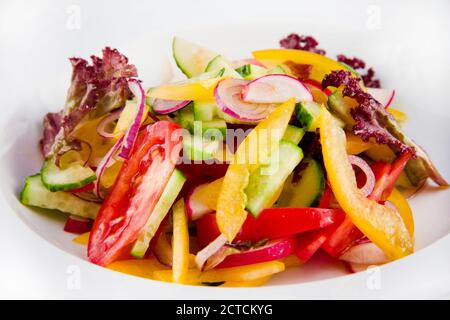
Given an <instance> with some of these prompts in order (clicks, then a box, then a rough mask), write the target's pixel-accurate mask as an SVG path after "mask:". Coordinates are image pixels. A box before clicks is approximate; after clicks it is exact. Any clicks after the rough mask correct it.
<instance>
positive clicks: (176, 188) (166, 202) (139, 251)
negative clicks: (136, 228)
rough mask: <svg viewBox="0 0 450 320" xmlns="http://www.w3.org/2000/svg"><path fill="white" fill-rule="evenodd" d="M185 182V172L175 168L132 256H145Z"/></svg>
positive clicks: (133, 249)
mask: <svg viewBox="0 0 450 320" xmlns="http://www.w3.org/2000/svg"><path fill="white" fill-rule="evenodd" d="M185 182H186V177H185V176H184V175H183V173H182V172H181V171H180V170H178V169H175V170H174V171H173V172H172V175H171V176H170V178H169V181H168V182H167V185H166V186H165V188H164V191H163V193H162V194H161V197H160V198H159V200H158V203H157V204H156V206H155V208H154V209H153V211H152V213H151V214H150V217H149V218H148V220H147V222H146V224H145V226H144V228H143V230H142V232H141V233H140V235H139V237H138V239H137V240H136V242H135V243H134V245H133V248H132V249H131V255H132V256H134V257H136V258H143V257H144V255H145V253H146V251H147V249H148V247H149V245H150V241H151V240H152V238H153V237H154V236H155V234H156V231H157V230H158V228H159V226H160V225H161V222H162V221H163V220H164V218H165V217H166V215H167V213H168V212H169V210H170V208H171V207H172V204H173V203H174V202H175V200H176V198H177V197H178V194H179V193H180V191H181V188H182V187H183V185H184V183H185Z"/></svg>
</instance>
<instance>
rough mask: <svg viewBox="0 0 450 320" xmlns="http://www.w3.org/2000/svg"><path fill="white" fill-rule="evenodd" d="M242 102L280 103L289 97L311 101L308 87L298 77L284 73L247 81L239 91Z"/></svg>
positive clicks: (298, 100)
mask: <svg viewBox="0 0 450 320" xmlns="http://www.w3.org/2000/svg"><path fill="white" fill-rule="evenodd" d="M241 98H242V100H243V101H244V102H251V103H282V102H284V101H286V100H288V99H289V98H295V101H296V102H300V101H313V97H312V95H311V92H310V91H309V89H308V88H307V87H306V86H305V85H304V84H303V83H302V82H301V81H300V80H298V79H296V78H294V77H291V76H288V75H285V74H270V75H267V76H263V77H260V78H258V79H255V80H253V81H250V82H249V83H247V84H246V85H245V86H244V87H243V88H242V91H241Z"/></svg>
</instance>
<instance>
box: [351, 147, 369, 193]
mask: <svg viewBox="0 0 450 320" xmlns="http://www.w3.org/2000/svg"><path fill="white" fill-rule="evenodd" d="M348 159H349V160H350V163H351V164H352V165H354V166H357V167H358V168H360V169H361V170H362V172H363V173H364V175H365V176H366V183H365V184H364V186H363V187H362V188H361V189H359V190H360V191H361V192H362V193H363V195H364V196H365V197H367V196H368V195H369V194H371V193H372V191H373V188H374V187H375V174H374V173H373V171H372V169H371V168H370V166H369V165H368V164H367V162H366V161H364V160H363V159H361V158H360V157H358V156H354V155H350V156H348Z"/></svg>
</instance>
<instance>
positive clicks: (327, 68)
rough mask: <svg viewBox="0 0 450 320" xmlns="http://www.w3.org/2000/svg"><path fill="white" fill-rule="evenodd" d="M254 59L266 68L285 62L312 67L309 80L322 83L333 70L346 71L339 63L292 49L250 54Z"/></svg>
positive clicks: (261, 51) (315, 54)
mask: <svg viewBox="0 0 450 320" xmlns="http://www.w3.org/2000/svg"><path fill="white" fill-rule="evenodd" d="M252 54H253V57H255V59H257V60H259V61H260V62H262V63H263V64H264V65H265V66H266V67H274V66H276V65H278V64H282V63H283V62H285V61H292V62H295V63H299V64H310V65H312V71H311V74H310V79H313V80H315V81H318V82H319V83H321V82H322V79H323V77H324V76H325V75H326V74H327V73H330V72H331V71H333V70H346V68H345V67H344V66H343V65H342V64H340V63H339V62H337V61H335V60H333V59H330V58H327V57H325V56H322V55H320V54H317V53H313V52H308V51H303V50H294V49H268V50H259V51H254V52H252Z"/></svg>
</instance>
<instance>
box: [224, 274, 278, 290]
mask: <svg viewBox="0 0 450 320" xmlns="http://www.w3.org/2000/svg"><path fill="white" fill-rule="evenodd" d="M270 278H272V277H271V276H268V277H264V278H260V279H256V280H250V281H225V283H224V284H223V285H221V287H230V288H238V287H246V288H248V287H260V286H263V285H265V284H266V283H267V281H269V280H270Z"/></svg>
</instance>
